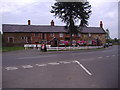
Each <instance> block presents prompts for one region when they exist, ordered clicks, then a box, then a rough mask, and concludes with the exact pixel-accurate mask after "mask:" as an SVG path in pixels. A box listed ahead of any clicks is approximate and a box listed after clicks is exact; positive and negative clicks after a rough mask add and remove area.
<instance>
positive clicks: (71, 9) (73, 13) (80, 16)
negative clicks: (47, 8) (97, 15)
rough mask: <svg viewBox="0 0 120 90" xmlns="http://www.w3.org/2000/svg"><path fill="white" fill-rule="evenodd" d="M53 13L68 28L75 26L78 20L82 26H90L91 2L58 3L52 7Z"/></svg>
mask: <svg viewBox="0 0 120 90" xmlns="http://www.w3.org/2000/svg"><path fill="white" fill-rule="evenodd" d="M51 13H54V16H55V17H58V18H60V19H61V21H62V22H64V23H66V25H67V26H74V25H75V23H76V22H77V21H78V20H81V21H82V26H87V25H88V19H89V17H90V14H91V5H89V2H56V3H55V4H54V6H52V10H51Z"/></svg>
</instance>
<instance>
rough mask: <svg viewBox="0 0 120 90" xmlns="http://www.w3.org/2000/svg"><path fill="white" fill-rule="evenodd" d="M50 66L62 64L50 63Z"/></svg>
mask: <svg viewBox="0 0 120 90" xmlns="http://www.w3.org/2000/svg"><path fill="white" fill-rule="evenodd" d="M48 64H50V65H59V64H60V63H57V62H51V63H48Z"/></svg>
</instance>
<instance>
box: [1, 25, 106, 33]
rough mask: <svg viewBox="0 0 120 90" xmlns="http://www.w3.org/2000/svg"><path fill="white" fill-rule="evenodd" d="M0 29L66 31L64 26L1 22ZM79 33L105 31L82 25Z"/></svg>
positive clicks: (4, 30)
mask: <svg viewBox="0 0 120 90" xmlns="http://www.w3.org/2000/svg"><path fill="white" fill-rule="evenodd" d="M2 31H3V33H4V32H53V33H54V32H67V31H68V30H67V29H65V26H47V25H46V26H45V25H11V24H3V25H2ZM79 31H80V32H81V33H105V31H104V29H102V28H100V27H83V28H82V29H80V28H79Z"/></svg>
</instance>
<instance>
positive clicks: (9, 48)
mask: <svg viewBox="0 0 120 90" xmlns="http://www.w3.org/2000/svg"><path fill="white" fill-rule="evenodd" d="M22 49H24V47H16V46H15V47H2V52H8V51H16V50H22Z"/></svg>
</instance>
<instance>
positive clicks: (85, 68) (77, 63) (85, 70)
mask: <svg viewBox="0 0 120 90" xmlns="http://www.w3.org/2000/svg"><path fill="white" fill-rule="evenodd" d="M73 62H76V63H77V64H78V65H80V66H81V67H82V68H83V69H84V70H85V71H86V72H87V73H88V74H89V75H92V73H90V72H89V71H88V70H87V69H86V68H85V67H84V66H83V65H82V64H81V63H80V62H79V61H77V60H76V61H73Z"/></svg>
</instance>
